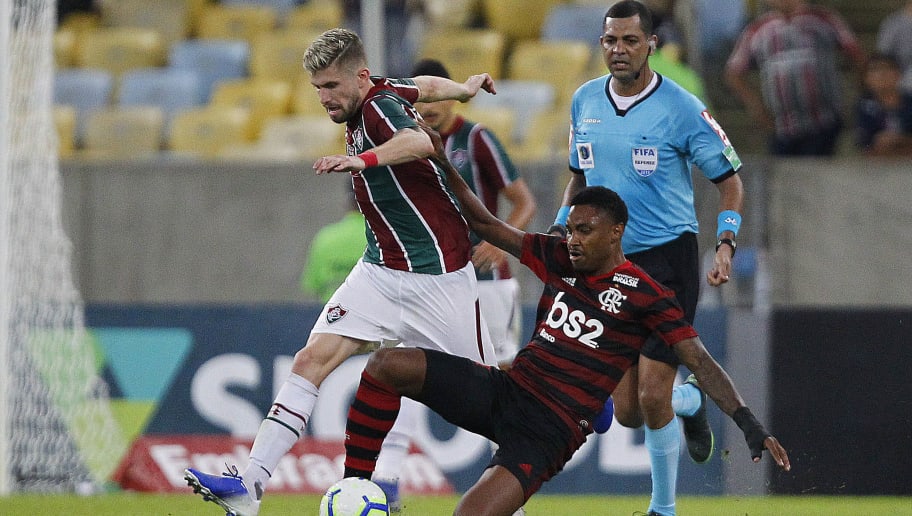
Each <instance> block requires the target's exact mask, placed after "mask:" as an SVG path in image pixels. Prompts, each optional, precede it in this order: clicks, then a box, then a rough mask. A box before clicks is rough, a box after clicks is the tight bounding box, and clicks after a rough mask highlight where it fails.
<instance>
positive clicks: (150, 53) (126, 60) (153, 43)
mask: <svg viewBox="0 0 912 516" xmlns="http://www.w3.org/2000/svg"><path fill="white" fill-rule="evenodd" d="M80 39H81V43H80V44H79V54H78V59H77V64H78V65H79V66H81V67H83V68H100V69H102V70H107V71H108V72H110V73H111V74H112V75H113V76H115V77H120V74H122V73H123V72H125V71H127V70H132V69H134V68H151V67H156V66H161V65H163V64H164V61H165V54H164V46H163V44H162V38H161V35H160V34H159V33H158V32H157V31H155V30H153V29H141V28H126V27H106V28H101V29H96V30H92V31H87V32H85V33H84V34H83V35H82V37H81V38H80Z"/></svg>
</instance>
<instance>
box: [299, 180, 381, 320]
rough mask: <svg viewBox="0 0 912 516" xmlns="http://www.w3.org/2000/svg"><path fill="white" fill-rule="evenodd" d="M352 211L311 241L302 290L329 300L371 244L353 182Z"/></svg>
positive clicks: (349, 187) (321, 231) (350, 201)
mask: <svg viewBox="0 0 912 516" xmlns="http://www.w3.org/2000/svg"><path fill="white" fill-rule="evenodd" d="M347 190H348V192H347V194H346V195H347V197H348V201H347V204H348V211H347V212H346V213H345V215H344V216H343V217H342V218H341V219H340V220H339V221H337V222H333V223H332V224H330V225H328V226H326V227H324V228H322V229H320V231H318V232H317V234H316V236H314V239H313V241H311V243H310V252H309V254H308V257H307V265H306V266H305V267H304V270H303V271H302V272H301V291H302V292H305V293H307V294H311V295H314V296H317V297H318V298H319V299H320V301H322V302H323V303H326V302H327V301H329V298H330V297H331V296H332V294H333V292H335V291H336V289H337V288H339V285H341V284H342V282H343V281H345V277H346V276H348V273H349V272H351V270H352V267H354V266H355V264H356V263H358V260H360V259H361V256H362V255H363V254H364V248H365V247H367V237H366V236H365V234H364V216H363V215H361V211H360V210H359V209H358V203H357V202H356V201H355V192H354V191H353V190H352V188H351V184H348V186H347Z"/></svg>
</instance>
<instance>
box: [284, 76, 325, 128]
mask: <svg viewBox="0 0 912 516" xmlns="http://www.w3.org/2000/svg"><path fill="white" fill-rule="evenodd" d="M291 112H292V113H295V114H298V115H322V116H326V117H328V115H327V114H326V109H325V108H324V107H323V105H322V104H320V97H319V96H318V95H317V90H316V88H314V87H313V85H312V84H310V76H309V75H308V74H307V72H302V73H301V76H300V77H299V78H298V81H297V82H296V83H295V87H294V91H293V92H292V95H291Z"/></svg>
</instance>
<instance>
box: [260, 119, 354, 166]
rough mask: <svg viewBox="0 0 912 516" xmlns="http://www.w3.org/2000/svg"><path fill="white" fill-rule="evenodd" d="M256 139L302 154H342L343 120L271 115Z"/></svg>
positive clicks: (314, 156)
mask: <svg viewBox="0 0 912 516" xmlns="http://www.w3.org/2000/svg"><path fill="white" fill-rule="evenodd" d="M259 141H260V144H261V145H262V146H264V147H267V148H275V149H288V150H293V151H295V152H297V153H298V154H299V155H300V156H301V157H302V158H315V159H316V158H319V157H320V156H326V155H329V154H345V124H337V123H335V122H333V121H332V120H330V119H329V117H328V116H326V115H323V116H319V115H288V116H282V117H272V118H270V119H268V120H267V121H266V122H265V124H264V125H263V132H262V134H261V135H260V140H259Z"/></svg>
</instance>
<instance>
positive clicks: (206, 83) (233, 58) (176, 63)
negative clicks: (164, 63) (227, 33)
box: [168, 39, 250, 103]
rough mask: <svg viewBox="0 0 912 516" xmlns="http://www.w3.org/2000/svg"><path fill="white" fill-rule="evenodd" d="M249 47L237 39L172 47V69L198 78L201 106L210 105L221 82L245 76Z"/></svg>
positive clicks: (177, 44)
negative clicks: (213, 92)
mask: <svg viewBox="0 0 912 516" xmlns="http://www.w3.org/2000/svg"><path fill="white" fill-rule="evenodd" d="M249 60H250V45H248V44H247V42H245V41H238V40H217V39H212V40H206V39H194V40H185V41H179V42H177V43H175V44H174V45H172V46H171V51H170V53H169V55H168V64H169V66H170V67H171V68H176V69H182V70H190V71H194V72H196V73H198V74H199V75H200V92H201V93H200V97H199V102H200V103H206V102H209V99H210V97H211V96H212V90H213V89H214V88H215V86H216V85H217V84H219V83H220V82H222V81H228V80H235V79H240V78H243V77H245V76H246V75H247V64H248V61H249Z"/></svg>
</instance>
